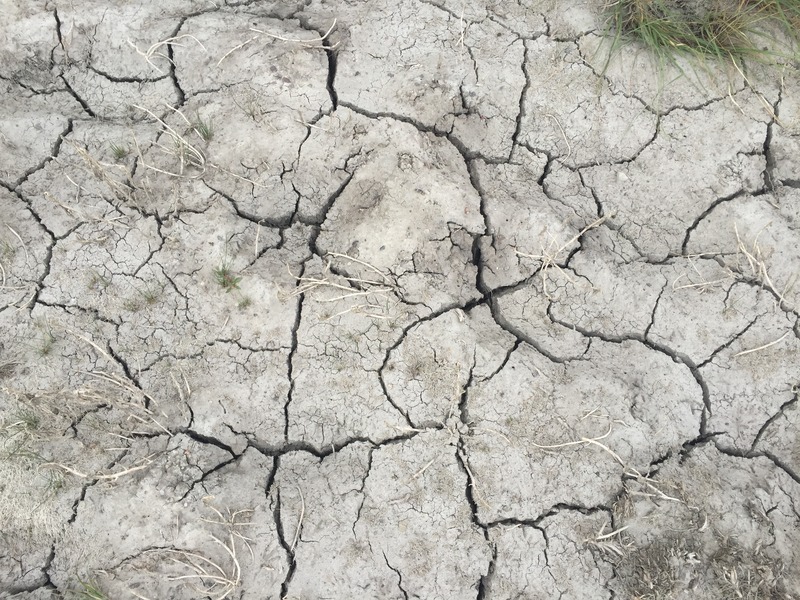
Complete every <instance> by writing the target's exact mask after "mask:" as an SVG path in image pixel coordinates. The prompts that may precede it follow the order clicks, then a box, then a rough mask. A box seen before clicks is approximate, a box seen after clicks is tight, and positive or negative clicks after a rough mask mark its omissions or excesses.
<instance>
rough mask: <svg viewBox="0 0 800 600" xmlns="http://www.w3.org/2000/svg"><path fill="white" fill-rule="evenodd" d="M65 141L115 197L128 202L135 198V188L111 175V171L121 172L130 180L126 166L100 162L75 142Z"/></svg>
mask: <svg viewBox="0 0 800 600" xmlns="http://www.w3.org/2000/svg"><path fill="white" fill-rule="evenodd" d="M64 141H66V142H68V143H69V144H70V145H71V146H72V147H73V148H74V149H75V152H77V153H78V156H80V157H81V158H82V159H83V161H84V162H85V163H86V165H87V166H88V167H89V170H90V171H91V173H92V175H94V176H95V178H97V179H98V180H99V181H102V182H103V183H105V184H106V185H107V186H108V187H109V188H110V189H111V191H112V192H113V193H114V195H116V196H117V198H119V199H120V200H126V201H129V200H131V198H132V197H133V188H132V187H131V186H130V185H128V184H126V183H122V182H120V181H119V180H117V179H116V178H114V177H113V176H112V175H111V171H112V170H113V169H116V170H121V171H122V172H123V174H124V176H125V177H126V178H127V179H129V178H130V172H129V171H128V170H127V169H126V168H125V167H124V166H122V165H116V164H109V163H103V162H100V161H99V160H97V159H96V158H94V157H93V156H92V155H91V154H89V152H88V150H86V148H82V147H81V146H79V145H78V144H77V143H75V142H74V141H72V140H68V139H66V138H64ZM70 181H71V180H70ZM72 183H73V184H74V185H76V186H77V184H76V183H75V182H74V181H73V182H72ZM76 193H80V186H78V192H76Z"/></svg>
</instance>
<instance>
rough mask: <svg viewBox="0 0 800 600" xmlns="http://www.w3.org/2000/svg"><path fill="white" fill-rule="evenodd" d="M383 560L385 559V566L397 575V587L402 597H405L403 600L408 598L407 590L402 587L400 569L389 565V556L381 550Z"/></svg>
mask: <svg viewBox="0 0 800 600" xmlns="http://www.w3.org/2000/svg"><path fill="white" fill-rule="evenodd" d="M383 560H384V561H386V566H387V567H389V569H390V570H392V571H394V573H395V574H396V575H397V587H398V588H399V589H400V592H401V593H402V594H403V598H405V600H408V592H407V591H406V590H405V588H404V587H403V574H402V573H401V572H400V569H397V568H395V567H393V566H392V565H391V563H390V562H389V557H388V556H386V552H383Z"/></svg>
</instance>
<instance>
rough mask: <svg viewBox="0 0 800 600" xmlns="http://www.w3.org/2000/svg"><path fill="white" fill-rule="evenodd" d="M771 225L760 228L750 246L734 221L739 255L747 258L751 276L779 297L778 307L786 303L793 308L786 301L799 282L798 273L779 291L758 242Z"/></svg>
mask: <svg viewBox="0 0 800 600" xmlns="http://www.w3.org/2000/svg"><path fill="white" fill-rule="evenodd" d="M770 225H771V223H767V224H766V225H764V227H762V228H761V229H760V230H759V232H758V233H757V234H756V236H755V238H753V243H752V244H751V245H750V247H749V248H748V246H747V245H746V244H745V243H744V242H743V241H742V238H741V237H740V236H739V228H738V226H737V225H736V224H735V223H734V225H733V229H734V232H735V233H736V247H737V255H740V256H744V258H745V259H746V260H747V264H748V265H749V267H750V273H751V277H752V278H753V279H755V280H756V281H758V282H760V283H761V286H762V287H766V288H767V289H768V290H769V291H770V292H772V293H773V294H775V296H776V297H777V298H778V308H780V309H783V307H784V304H785V305H786V308H787V309H788V310H791V309H792V306H791V305H790V304H789V303H788V302H787V301H786V294H787V293H789V291H791V289H792V288H793V287H794V284H795V283H796V282H797V273H794V274H793V275H792V277H790V278H789V280H788V281H787V282H786V286H785V287H784V290H783V291H782V292H781V291H779V290H778V288H777V287H776V286H775V284H774V283H773V282H772V278H771V277H770V275H769V271H768V270H767V263H766V260H765V258H764V254H763V252H762V250H761V246H760V245H759V243H758V238H759V237H760V236H761V234H762V233H763V232H764V230H765V229H767V227H769V226H770Z"/></svg>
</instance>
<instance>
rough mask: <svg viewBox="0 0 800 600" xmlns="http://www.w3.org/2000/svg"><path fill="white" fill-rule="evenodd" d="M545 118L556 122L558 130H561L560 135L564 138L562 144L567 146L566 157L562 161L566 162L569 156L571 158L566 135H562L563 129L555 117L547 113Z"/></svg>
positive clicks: (570, 149)
mask: <svg viewBox="0 0 800 600" xmlns="http://www.w3.org/2000/svg"><path fill="white" fill-rule="evenodd" d="M545 117H550V118H551V119H553V121H555V122H556V125H558V128H559V129H560V130H561V135H562V136H563V138H564V143H565V144H566V145H567V155H566V156H565V157H564V160H567V159H568V158H569V157H570V156H572V146H570V145H569V140H568V139H567V134H566V133H564V128H563V127H561V123H559V121H558V119H557V118H556V117H555V115H551V114H550V113H547V114H545Z"/></svg>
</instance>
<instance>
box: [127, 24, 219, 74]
mask: <svg viewBox="0 0 800 600" xmlns="http://www.w3.org/2000/svg"><path fill="white" fill-rule="evenodd" d="M183 38H189V39H190V40H194V41H195V42H197V44H198V45H199V46H200V47H201V48H202V49H203V52H205V53H206V54H208V50H206V47H205V46H203V44H202V43H201V42H200V40H198V39H197V38H196V37H194V36H193V35H190V34H188V33H185V34H183V35H178V36H175V37H171V38H167V39H165V40H162V41H160V42H156V43H155V44H153V45H152V46H150V47H149V48H148V49H147V51H146V52H142V51H141V50H139V47H138V46H137V45H136V44H134V43H133V42H132V41H131V40H127V42H128V45H129V46H131V47H132V48H133V49H134V50H136V53H137V54H138V55H139V56H142V57H143V58H144V59H145V60H146V61H147V64H149V65H150V66H151V67H153V68H154V69H155V70H156V71H158V72H159V73H163V72H164V71H162V70H161V69H160V68H159V67H158V65H156V64H155V63H154V62H153V61H152V58H153V57H154V56H157V57H159V58H163V59H165V60H166V61H167V62H169V63H170V64H171V65H174V64H175V63H174V62H172V59H171V58H170V57H169V56H167V55H166V54H164V53H162V52H158V49H159V48H161V47H162V46H166V45H173V46H176V47H181V44H176V43H175V42H177V41H178V40H181V39H183Z"/></svg>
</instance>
